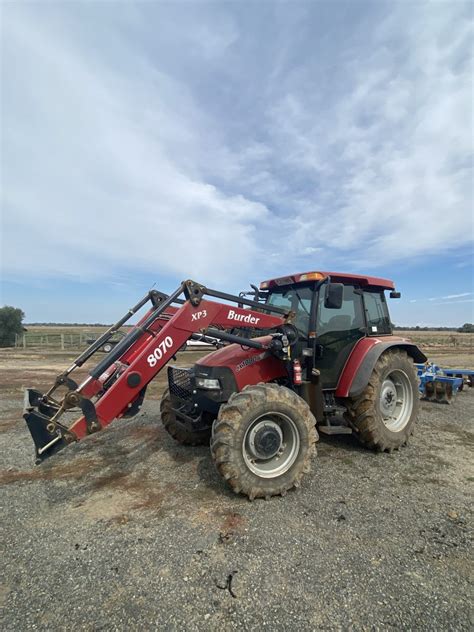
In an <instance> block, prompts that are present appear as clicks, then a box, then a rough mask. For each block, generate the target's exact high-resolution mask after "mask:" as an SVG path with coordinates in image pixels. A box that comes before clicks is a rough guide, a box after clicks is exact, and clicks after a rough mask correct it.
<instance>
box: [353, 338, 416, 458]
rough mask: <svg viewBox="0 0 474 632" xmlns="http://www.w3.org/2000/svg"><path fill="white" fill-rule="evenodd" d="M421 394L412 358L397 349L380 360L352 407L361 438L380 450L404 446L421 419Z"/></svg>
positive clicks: (364, 442)
mask: <svg viewBox="0 0 474 632" xmlns="http://www.w3.org/2000/svg"><path fill="white" fill-rule="evenodd" d="M419 405H420V396H419V391H418V376H417V374H416V371H415V367H414V365H413V361H412V360H411V359H410V358H409V357H408V355H407V353H406V352H405V351H402V350H401V349H394V350H392V351H387V352H385V353H383V354H382V355H381V356H380V358H379V359H378V361H377V363H376V365H375V368H374V370H373V372H372V375H371V376H370V380H369V383H368V385H367V386H366V388H365V390H364V391H363V393H362V394H361V395H360V396H359V397H357V398H356V399H354V400H353V401H352V402H351V404H350V406H349V410H350V412H351V414H350V417H351V423H352V425H354V426H355V427H356V429H357V430H358V435H357V436H358V437H359V440H360V441H361V442H362V443H363V444H364V445H366V446H367V447H369V448H374V449H376V450H380V451H382V452H383V451H389V452H391V451H392V450H397V449H398V448H400V447H401V446H403V445H405V444H406V443H407V441H408V438H409V436H410V435H411V434H412V433H413V429H414V426H415V423H416V420H417V418H418V411H419Z"/></svg>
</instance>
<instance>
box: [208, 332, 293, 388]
mask: <svg viewBox="0 0 474 632" xmlns="http://www.w3.org/2000/svg"><path fill="white" fill-rule="evenodd" d="M255 340H258V341H259V342H262V343H264V344H269V343H270V340H271V336H260V337H259V338H255ZM196 366H212V367H227V368H229V369H230V370H231V371H232V373H233V374H234V376H235V381H236V382H237V387H238V389H239V391H241V390H242V389H243V388H244V386H247V384H258V382H272V381H273V380H276V379H278V378H285V377H288V373H287V372H286V370H285V365H284V363H283V362H282V361H281V360H279V359H278V358H277V357H275V356H274V355H272V354H271V353H270V352H269V351H267V350H262V349H250V348H249V347H243V346H241V345H237V344H232V345H228V346H226V347H222V349H217V351H213V352H212V353H209V354H208V355H206V356H205V357H204V358H201V359H200V360H199V361H198V362H197V363H196Z"/></svg>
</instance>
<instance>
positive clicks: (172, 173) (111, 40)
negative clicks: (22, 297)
mask: <svg viewBox="0 0 474 632" xmlns="http://www.w3.org/2000/svg"><path fill="white" fill-rule="evenodd" d="M364 6H365V5H364ZM3 14H4V16H3V32H4V33H3V35H4V37H3V39H4V44H3V53H4V55H3V57H4V64H3V75H4V78H3V84H4V86H3V87H4V90H3V92H4V94H3V113H2V129H3V130H4V134H3V140H2V161H3V163H4V169H3V174H2V190H3V201H2V208H3V220H2V228H3V267H4V271H5V273H6V274H8V275H9V276H12V277H23V278H25V277H28V276H30V275H32V274H33V275H35V276H37V277H48V276H61V277H66V278H75V279H77V278H79V279H84V278H91V277H92V278H94V277H95V278H101V277H102V278H103V277H106V278H116V279H118V280H119V278H120V277H121V276H126V275H127V273H129V272H143V273H145V274H147V275H153V278H156V277H157V276H159V275H167V276H169V277H173V278H175V277H179V278H184V277H189V276H194V277H196V278H198V279H199V280H201V279H202V280H203V281H206V282H209V283H223V282H225V283H229V282H231V283H240V281H241V279H244V278H245V279H247V278H248V277H249V275H251V274H252V273H253V272H254V270H257V269H258V270H259V273H258V276H259V277H261V278H264V277H266V276H271V275H273V274H275V275H276V274H278V273H280V272H281V273H284V272H288V270H289V269H293V266H294V267H295V269H296V267H298V268H299V267H301V265H303V267H307V268H314V267H315V261H316V260H317V262H318V266H319V267H321V268H324V267H330V268H337V267H340V268H357V269H359V270H360V269H363V268H366V269H367V270H368V269H371V268H374V269H376V268H377V267H379V266H380V265H384V264H388V263H395V262H403V263H406V262H410V261H417V260H419V259H420V258H421V257H423V256H427V255H429V254H432V253H437V254H439V253H441V252H443V251H447V250H450V249H456V248H460V247H461V246H462V245H465V244H468V243H470V242H471V241H472V239H473V234H472V231H473V226H472V220H471V219H470V217H469V212H468V211H469V209H470V204H471V203H472V118H471V114H472V111H471V109H470V102H471V89H472V78H471V72H472V68H471V62H470V41H472V22H471V21H470V19H469V6H468V5H465V4H462V3H444V4H439V5H436V10H434V8H433V5H431V4H429V3H428V4H424V3H416V5H410V6H408V5H406V4H403V5H401V4H395V5H393V6H390V7H389V5H380V7H376V5H371V4H368V5H367V6H366V10H365V12H361V11H360V6H357V7H356V8H354V9H352V8H350V7H348V9H347V16H346V18H347V19H346V20H345V21H344V20H336V19H335V17H336V14H333V16H332V17H333V19H332V20H329V22H328V24H325V23H324V20H323V19H322V18H321V16H320V12H319V10H318V8H317V6H316V5H301V6H298V7H296V6H293V5H291V7H289V6H286V5H284V4H281V5H280V4H278V5H275V6H270V5H268V6H267V5H265V4H264V5H261V6H255V7H253V8H252V11H248V7H241V6H239V5H222V6H219V7H217V5H204V4H203V5H201V4H200V5H199V7H197V6H196V7H194V6H192V5H186V10H183V7H182V6H181V5H180V6H176V7H174V6H171V5H167V4H146V3H145V4H136V5H117V6H116V7H114V11H113V12H112V11H111V10H110V6H107V5H100V4H89V5H81V6H79V5H77V6H76V5H70V4H68V5H61V6H60V5H57V4H54V5H44V6H43V5H42V6H41V7H38V5H33V4H32V5H26V4H22V5H21V6H20V5H19V4H13V3H12V4H8V5H6V6H5V7H4V8H3ZM321 20H322V21H321ZM263 27H265V28H263ZM295 33H298V34H299V35H298V37H295ZM19 244H21V247H19ZM301 269H302V268H301ZM454 297H455V295H453V296H448V297H445V298H448V299H449V298H454ZM433 300H436V299H435V298H434V299H433Z"/></svg>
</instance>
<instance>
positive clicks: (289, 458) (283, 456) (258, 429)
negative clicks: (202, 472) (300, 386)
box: [211, 384, 318, 500]
mask: <svg viewBox="0 0 474 632" xmlns="http://www.w3.org/2000/svg"><path fill="white" fill-rule="evenodd" d="M317 440H318V434H317V432H316V420H315V418H314V417H313V415H312V413H311V411H310V409H309V407H308V405H307V404H306V402H305V401H304V400H302V399H301V397H298V395H296V393H294V392H293V391H291V390H290V389H288V388H285V387H284V386H278V385H277V384H258V385H256V386H247V387H246V388H244V389H243V390H242V391H241V392H240V393H234V394H233V395H232V396H231V397H230V399H229V401H228V402H227V404H224V405H222V406H221V408H220V410H219V415H218V417H217V420H216V422H215V424H214V430H213V435H212V441H211V452H212V456H213V459H214V462H215V465H216V467H217V471H218V472H219V474H220V475H221V476H222V477H223V478H224V479H225V480H226V481H227V483H228V484H229V485H230V487H231V488H232V489H233V490H234V492H236V493H239V492H241V493H242V494H245V495H247V496H248V497H249V498H250V499H251V500H253V499H254V498H258V497H260V498H262V497H263V498H267V499H268V498H270V497H271V496H275V495H277V494H281V495H284V494H285V493H286V492H287V490H289V489H291V488H292V487H299V485H300V482H301V479H302V477H303V475H304V474H305V473H307V472H309V471H310V467H311V458H312V457H313V456H314V455H315V453H316V445H315V444H316V441H317Z"/></svg>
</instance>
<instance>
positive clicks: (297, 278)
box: [260, 271, 395, 290]
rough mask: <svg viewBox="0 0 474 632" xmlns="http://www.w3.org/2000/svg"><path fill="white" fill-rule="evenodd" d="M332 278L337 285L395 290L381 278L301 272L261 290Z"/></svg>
mask: <svg viewBox="0 0 474 632" xmlns="http://www.w3.org/2000/svg"><path fill="white" fill-rule="evenodd" d="M328 277H329V278H330V279H331V281H333V282H335V283H354V282H356V283H357V284H358V285H361V286H366V285H367V286H372V287H379V288H383V289H386V290H393V289H395V286H394V284H393V281H390V280H389V279H382V278H380V277H372V276H365V275H363V274H347V273H345V272H323V271H311V272H299V273H297V274H289V275H288V276H284V277H278V278H276V279H269V280H268V281H262V283H260V289H261V290H268V289H269V288H271V287H275V286H280V285H290V284H291V283H305V282H306V281H320V280H323V279H326V278H328Z"/></svg>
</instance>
